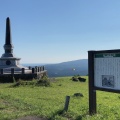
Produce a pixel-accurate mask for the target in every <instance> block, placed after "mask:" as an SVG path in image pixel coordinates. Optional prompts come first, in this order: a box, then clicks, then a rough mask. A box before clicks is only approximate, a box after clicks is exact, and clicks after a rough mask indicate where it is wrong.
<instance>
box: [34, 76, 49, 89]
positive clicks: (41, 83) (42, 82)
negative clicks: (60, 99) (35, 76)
mask: <svg viewBox="0 0 120 120" xmlns="http://www.w3.org/2000/svg"><path fill="white" fill-rule="evenodd" d="M36 85H37V86H46V87H47V86H50V85H51V84H50V80H49V79H48V77H47V76H43V77H42V78H41V79H40V80H38V81H37V83H36Z"/></svg>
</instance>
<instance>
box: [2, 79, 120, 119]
mask: <svg viewBox="0 0 120 120" xmlns="http://www.w3.org/2000/svg"><path fill="white" fill-rule="evenodd" d="M70 78H71V77H59V78H56V80H54V81H53V82H52V83H51V86H50V87H44V86H35V85H30V84H29V85H23V86H22V85H21V86H18V87H10V86H11V84H0V120H12V119H13V120H14V119H17V118H19V117H23V116H27V115H36V116H41V117H46V118H48V119H50V120H120V107H119V106H120V95H119V94H115V93H108V92H102V91H97V114H95V115H93V116H89V114H88V112H89V110H88V109H89V108H88V80H87V81H86V82H73V81H72V80H70ZM85 78H87V77H85ZM74 93H82V94H83V96H84V97H74V96H73V95H74ZM66 96H70V104H69V108H68V111H67V112H64V111H63V109H64V104H65V97H66Z"/></svg>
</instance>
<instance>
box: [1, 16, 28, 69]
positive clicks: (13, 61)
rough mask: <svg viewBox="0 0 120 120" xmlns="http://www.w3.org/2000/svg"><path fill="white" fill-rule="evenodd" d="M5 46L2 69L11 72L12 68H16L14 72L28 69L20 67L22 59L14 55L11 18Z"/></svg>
mask: <svg viewBox="0 0 120 120" xmlns="http://www.w3.org/2000/svg"><path fill="white" fill-rule="evenodd" d="M5 37H6V38H5V45H4V50H5V53H4V54H2V56H1V58H0V69H6V70H9V69H11V68H14V70H17V71H19V70H21V68H25V69H28V68H27V67H24V66H22V65H20V62H19V61H20V58H17V57H15V55H14V54H13V44H12V40H11V30H10V19H9V17H8V18H7V19H6V36H5Z"/></svg>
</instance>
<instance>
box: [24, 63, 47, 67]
mask: <svg viewBox="0 0 120 120" xmlns="http://www.w3.org/2000/svg"><path fill="white" fill-rule="evenodd" d="M22 65H23V66H26V67H28V66H31V67H34V66H44V65H46V63H23V64H22Z"/></svg>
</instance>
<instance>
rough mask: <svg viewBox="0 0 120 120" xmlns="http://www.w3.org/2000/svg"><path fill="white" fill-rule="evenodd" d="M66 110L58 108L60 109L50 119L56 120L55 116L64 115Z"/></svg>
mask: <svg viewBox="0 0 120 120" xmlns="http://www.w3.org/2000/svg"><path fill="white" fill-rule="evenodd" d="M64 112H65V111H64V110H58V111H57V112H55V113H54V114H53V116H51V117H50V118H49V119H48V120H54V118H55V116H56V115H59V116H63V113H64Z"/></svg>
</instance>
